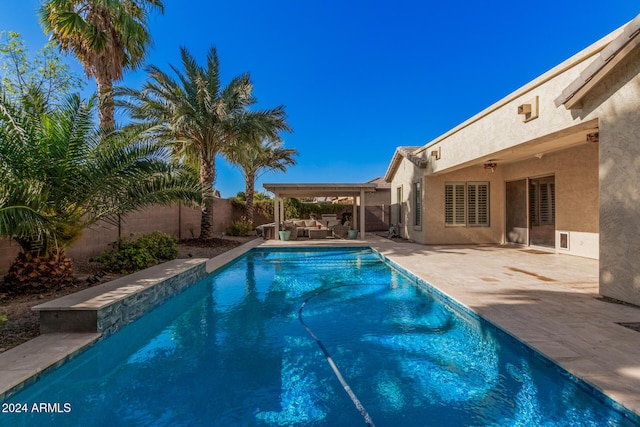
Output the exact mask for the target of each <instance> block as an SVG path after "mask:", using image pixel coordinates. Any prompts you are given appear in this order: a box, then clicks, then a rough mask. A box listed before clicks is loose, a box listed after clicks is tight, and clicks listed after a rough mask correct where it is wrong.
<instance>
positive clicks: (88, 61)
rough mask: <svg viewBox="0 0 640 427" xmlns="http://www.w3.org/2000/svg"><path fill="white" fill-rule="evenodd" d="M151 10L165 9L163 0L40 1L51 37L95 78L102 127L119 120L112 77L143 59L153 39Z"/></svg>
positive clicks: (112, 125)
mask: <svg viewBox="0 0 640 427" xmlns="http://www.w3.org/2000/svg"><path fill="white" fill-rule="evenodd" d="M149 12H160V13H163V12H164V5H163V3H162V1H161V0H127V1H104V0H46V1H43V2H42V4H41V6H40V10H39V14H40V23H41V24H42V28H43V29H44V32H45V33H47V34H48V35H49V36H50V40H52V41H53V42H54V43H55V44H56V45H57V46H59V47H60V49H61V50H62V51H63V52H65V53H72V54H73V55H74V56H75V57H76V58H78V60H79V61H80V62H81V63H82V65H83V66H84V70H85V72H86V73H87V76H89V77H92V76H93V77H95V78H96V84H97V86H98V98H99V100H100V108H99V111H98V116H99V119H100V126H101V127H102V128H113V127H114V124H115V119H114V108H113V98H112V97H113V93H112V86H113V82H114V81H118V80H120V79H121V78H122V75H123V71H124V70H135V69H137V68H139V67H140V66H141V65H142V64H143V63H144V57H145V54H146V52H147V48H148V47H149V46H150V45H151V35H150V34H149V24H148V22H147V20H148V18H149Z"/></svg>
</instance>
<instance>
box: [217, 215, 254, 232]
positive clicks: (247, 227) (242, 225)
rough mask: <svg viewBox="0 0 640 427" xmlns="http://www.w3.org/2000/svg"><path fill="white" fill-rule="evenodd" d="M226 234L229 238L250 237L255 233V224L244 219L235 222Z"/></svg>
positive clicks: (226, 230) (227, 229)
mask: <svg viewBox="0 0 640 427" xmlns="http://www.w3.org/2000/svg"><path fill="white" fill-rule="evenodd" d="M224 232H225V233H226V234H227V236H243V237H244V236H248V235H250V234H251V233H252V232H253V223H252V222H251V221H249V220H247V218H245V217H242V219H240V220H239V221H234V222H233V224H231V225H230V226H228V227H227V228H226V229H225V231H224Z"/></svg>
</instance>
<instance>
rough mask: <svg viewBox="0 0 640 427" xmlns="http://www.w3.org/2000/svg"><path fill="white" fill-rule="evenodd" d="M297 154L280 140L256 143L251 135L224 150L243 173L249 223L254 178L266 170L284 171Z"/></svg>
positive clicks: (252, 211)
mask: <svg viewBox="0 0 640 427" xmlns="http://www.w3.org/2000/svg"><path fill="white" fill-rule="evenodd" d="M297 154H298V152H297V151H296V150H295V149H294V148H284V147H283V146H282V142H280V141H277V142H272V141H268V140H263V141H262V142H261V143H256V141H255V139H252V138H251V137H249V138H245V139H240V140H239V141H237V142H236V143H235V144H233V145H231V146H229V148H228V149H227V150H226V152H225V155H226V157H227V159H229V161H231V162H232V163H235V164H236V165H237V166H239V167H240V169H242V174H243V175H244V181H245V192H244V194H245V200H246V212H245V216H246V218H247V220H248V221H249V222H250V223H253V220H254V204H253V202H254V194H255V183H256V180H257V179H258V178H260V176H262V175H263V174H265V173H266V172H270V171H282V172H286V170H287V166H290V165H295V164H296V161H295V159H294V158H293V157H294V156H296V155H297Z"/></svg>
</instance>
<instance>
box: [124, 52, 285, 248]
mask: <svg viewBox="0 0 640 427" xmlns="http://www.w3.org/2000/svg"><path fill="white" fill-rule="evenodd" d="M181 57H182V68H183V69H184V71H180V70H179V69H178V67H175V66H171V69H172V70H173V72H174V73H175V77H172V76H171V75H169V74H167V73H165V72H164V71H162V70H161V69H160V68H158V67H155V66H150V67H148V69H147V70H148V74H149V78H148V79H147V81H146V82H145V83H144V84H143V87H142V89H141V90H135V89H127V88H118V89H117V90H116V94H117V95H118V96H119V99H118V105H119V106H122V107H123V108H125V109H126V110H127V111H128V112H129V113H130V115H131V117H132V118H133V119H134V120H138V121H140V122H144V123H151V124H153V125H156V126H155V127H153V133H152V134H151V136H152V137H154V138H156V139H157V140H159V141H161V142H164V143H166V144H167V145H168V146H169V147H170V148H171V150H172V152H173V155H174V156H175V158H178V159H180V160H182V161H184V162H187V163H188V164H191V165H193V166H196V167H198V168H199V172H200V183H201V185H202V188H212V186H213V183H214V182H215V178H216V163H215V162H216V155H218V154H223V153H224V152H225V151H226V149H227V148H228V146H229V145H231V144H232V143H233V141H234V140H235V139H236V138H238V137H239V136H241V135H246V134H249V133H254V132H258V131H259V133H260V135H262V136H264V137H265V138H267V139H277V137H278V133H279V132H280V131H283V130H289V126H288V125H287V123H286V114H285V111H284V106H282V105H281V106H278V107H276V108H273V109H268V110H256V109H250V107H252V106H254V105H255V104H256V102H257V101H256V99H255V97H254V96H253V84H252V83H251V80H250V78H249V74H248V73H247V74H242V75H240V76H237V77H235V78H233V79H232V80H231V81H230V82H229V83H228V84H227V85H226V86H224V85H223V84H222V82H221V78H220V77H221V76H220V70H219V61H218V54H217V52H216V49H215V48H214V47H211V48H210V49H209V51H208V53H207V60H206V65H205V66H201V65H199V64H198V63H197V62H196V60H195V58H194V57H193V56H192V55H191V54H190V53H189V51H188V50H187V49H186V48H184V47H183V48H182V49H181ZM202 198H203V203H202V207H201V209H202V215H201V220H200V238H202V239H209V238H211V237H213V202H214V197H213V194H212V193H211V192H210V191H209V192H207V193H205V194H203V197H202Z"/></svg>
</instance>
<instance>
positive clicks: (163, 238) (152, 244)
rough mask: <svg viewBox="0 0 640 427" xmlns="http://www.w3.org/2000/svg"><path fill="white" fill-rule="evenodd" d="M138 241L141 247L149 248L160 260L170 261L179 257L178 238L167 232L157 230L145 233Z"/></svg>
mask: <svg viewBox="0 0 640 427" xmlns="http://www.w3.org/2000/svg"><path fill="white" fill-rule="evenodd" d="M137 243H138V244H139V245H140V246H141V247H143V248H147V250H148V251H149V253H151V255H153V256H154V257H156V258H157V259H158V260H160V261H168V260H170V259H176V258H177V257H178V238H177V237H174V236H169V235H168V234H166V233H162V232H160V231H155V232H153V233H149V234H143V235H142V236H140V237H139V238H138V240H137Z"/></svg>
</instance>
